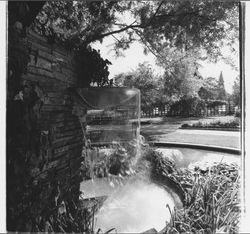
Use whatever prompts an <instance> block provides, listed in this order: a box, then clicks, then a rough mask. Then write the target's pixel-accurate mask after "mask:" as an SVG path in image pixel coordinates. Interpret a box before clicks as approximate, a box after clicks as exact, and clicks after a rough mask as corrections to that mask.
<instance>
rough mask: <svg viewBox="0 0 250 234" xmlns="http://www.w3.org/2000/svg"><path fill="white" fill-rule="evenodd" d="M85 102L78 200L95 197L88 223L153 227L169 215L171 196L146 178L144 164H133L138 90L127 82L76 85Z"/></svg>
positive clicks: (140, 229)
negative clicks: (84, 175)
mask: <svg viewBox="0 0 250 234" xmlns="http://www.w3.org/2000/svg"><path fill="white" fill-rule="evenodd" d="M76 95H77V96H78V100H80V101H81V105H84V106H85V107H87V109H88V110H87V126H86V128H85V129H86V135H87V142H88V144H87V149H86V160H85V164H86V165H88V168H89V174H88V177H89V180H85V181H83V182H82V183H81V187H80V189H81V191H82V192H83V195H82V199H83V200H84V201H89V202H90V201H93V199H95V200H101V202H102V205H101V206H100V207H99V210H98V211H97V214H96V216H95V222H94V227H93V229H94V230H95V231H97V230H98V229H99V228H101V229H102V230H103V231H105V230H108V229H111V228H116V231H117V232H119V233H120V232H123V233H124V232H132V233H134V232H143V231H145V230H147V229H149V228H152V227H154V228H156V229H157V230H158V231H160V230H161V229H163V228H164V226H165V222H166V221H167V220H169V219H170V213H169V210H168V208H166V205H168V206H169V207H170V209H173V208H174V205H175V201H174V199H173V196H172V194H171V193H170V192H168V191H166V189H165V188H162V187H160V186H159V185H156V184H155V183H153V182H152V181H151V180H150V176H149V172H148V171H147V170H148V168H147V167H146V166H142V168H143V169H140V170H141V171H143V172H142V173H139V174H140V175H139V176H138V171H137V172H136V173H135V171H136V170H137V169H138V165H140V164H141V162H140V155H141V149H140V146H141V136H140V91H139V90H138V89H130V88H115V87H104V88H97V87H96V88H86V89H77V90H76Z"/></svg>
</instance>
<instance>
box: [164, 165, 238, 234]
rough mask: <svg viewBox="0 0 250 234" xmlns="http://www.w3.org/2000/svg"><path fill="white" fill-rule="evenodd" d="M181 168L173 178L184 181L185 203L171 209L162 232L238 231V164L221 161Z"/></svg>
mask: <svg viewBox="0 0 250 234" xmlns="http://www.w3.org/2000/svg"><path fill="white" fill-rule="evenodd" d="M195 170H196V172H195V173H194V172H192V171H190V170H184V171H183V170H182V171H181V172H179V173H178V175H176V179H177V180H178V181H180V182H181V183H182V185H183V186H185V185H187V188H186V189H185V191H186V195H187V203H186V205H185V207H184V208H183V209H179V210H174V211H173V212H171V211H170V213H171V220H170V222H169V223H167V225H166V228H165V230H164V233H166V234H167V233H197V232H199V233H200V232H204V233H215V232H226V233H238V224H239V221H240V201H239V188H240V183H239V168H238V166H236V165H234V164H226V163H220V164H218V165H214V166H212V167H211V168H209V169H207V170H205V171H204V170H201V169H200V168H195Z"/></svg>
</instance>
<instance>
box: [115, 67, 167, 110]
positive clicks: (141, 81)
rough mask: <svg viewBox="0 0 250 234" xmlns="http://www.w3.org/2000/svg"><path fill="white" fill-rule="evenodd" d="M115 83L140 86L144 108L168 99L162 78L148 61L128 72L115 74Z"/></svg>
mask: <svg viewBox="0 0 250 234" xmlns="http://www.w3.org/2000/svg"><path fill="white" fill-rule="evenodd" d="M114 80H115V85H117V86H126V87H134V88H138V89H140V91H141V105H142V109H144V108H148V107H152V106H153V105H155V104H156V105H159V104H161V103H165V102H166V101H167V96H166V95H165V93H164V87H163V84H164V82H163V81H162V78H161V77H160V76H158V75H155V73H154V71H153V69H152V67H151V66H150V65H149V64H148V63H141V64H139V65H138V67H137V68H136V69H135V70H133V71H131V72H128V73H120V74H118V75H116V76H115V78H114Z"/></svg>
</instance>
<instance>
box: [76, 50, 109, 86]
mask: <svg viewBox="0 0 250 234" xmlns="http://www.w3.org/2000/svg"><path fill="white" fill-rule="evenodd" d="M75 58H76V71H77V75H78V85H79V87H88V86H89V85H90V84H91V83H97V85H98V86H104V85H105V84H109V81H108V76H109V71H108V65H111V62H110V61H109V60H107V59H105V60H104V59H103V58H102V57H101V56H100V53H99V51H96V50H95V49H92V48H91V47H90V46H88V47H81V48H79V49H77V50H76V56H75Z"/></svg>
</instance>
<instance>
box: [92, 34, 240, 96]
mask: <svg viewBox="0 0 250 234" xmlns="http://www.w3.org/2000/svg"><path fill="white" fill-rule="evenodd" d="M113 43H114V39H113V37H111V36H110V37H107V38H104V40H103V43H102V44H101V43H99V42H96V43H94V44H93V45H92V46H93V47H94V48H95V49H99V50H100V53H101V56H102V57H103V58H105V59H108V60H110V61H111V62H112V65H110V66H109V71H110V78H113V77H114V75H116V74H119V73H122V72H128V71H131V70H132V69H135V68H136V67H137V66H138V64H139V63H143V62H145V61H147V62H148V63H149V64H151V65H152V67H153V68H154V69H155V71H156V72H157V73H162V72H163V70H162V69H161V68H160V67H158V66H157V65H156V64H155V56H154V55H153V54H152V53H150V54H148V55H145V54H144V53H143V47H142V45H141V44H140V43H138V42H135V43H133V44H132V45H131V47H130V48H129V49H127V50H125V51H124V52H123V54H124V57H118V58H116V57H115V53H114V51H112V44H113ZM202 66H203V67H202V68H201V69H200V70H199V71H200V73H201V75H202V76H203V77H205V78H206V77H209V76H211V77H215V78H219V75H220V72H221V71H222V73H223V77H224V83H225V89H226V91H227V92H229V93H231V92H232V85H233V83H234V80H235V78H236V76H237V75H238V74H239V73H238V72H237V71H235V70H233V69H232V68H231V66H230V65H228V64H225V63H224V62H222V61H220V62H218V63H216V64H214V63H207V62H203V63H202Z"/></svg>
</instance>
